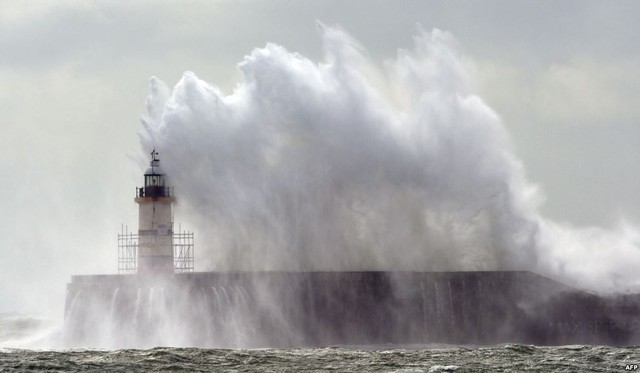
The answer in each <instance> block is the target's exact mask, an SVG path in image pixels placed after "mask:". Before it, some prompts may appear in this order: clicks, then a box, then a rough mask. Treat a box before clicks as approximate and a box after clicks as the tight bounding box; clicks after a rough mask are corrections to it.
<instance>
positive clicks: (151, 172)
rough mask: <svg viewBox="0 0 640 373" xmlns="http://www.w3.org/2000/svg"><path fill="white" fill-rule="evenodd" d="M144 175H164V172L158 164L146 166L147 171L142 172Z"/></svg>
mask: <svg viewBox="0 0 640 373" xmlns="http://www.w3.org/2000/svg"><path fill="white" fill-rule="evenodd" d="M144 174H145V175H164V172H163V171H162V169H161V168H160V166H159V165H158V166H153V167H149V168H147V171H145V172H144Z"/></svg>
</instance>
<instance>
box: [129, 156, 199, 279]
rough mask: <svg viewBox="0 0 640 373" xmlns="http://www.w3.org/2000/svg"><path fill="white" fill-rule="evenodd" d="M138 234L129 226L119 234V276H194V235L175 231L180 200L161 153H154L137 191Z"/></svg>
mask: <svg viewBox="0 0 640 373" xmlns="http://www.w3.org/2000/svg"><path fill="white" fill-rule="evenodd" d="M135 202H136V203H137V204H138V232H137V233H134V232H130V231H129V229H128V228H126V226H125V225H123V226H122V232H121V233H120V234H118V273H120V274H140V275H157V274H160V275H167V274H173V273H183V272H193V262H194V255H193V254H194V246H193V232H188V231H182V229H180V228H178V230H175V229H174V227H175V226H174V223H173V205H174V203H175V202H176V197H175V195H174V193H173V188H172V187H170V186H168V185H167V182H166V179H165V174H164V172H163V171H162V169H161V168H160V160H159V159H158V152H157V151H156V150H155V149H154V150H153V151H152V152H151V162H150V164H149V168H148V169H147V171H145V173H144V186H143V187H136V196H135Z"/></svg>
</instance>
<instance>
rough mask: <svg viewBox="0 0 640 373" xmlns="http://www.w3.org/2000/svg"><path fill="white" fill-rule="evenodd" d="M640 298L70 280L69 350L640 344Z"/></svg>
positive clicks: (368, 278)
mask: <svg viewBox="0 0 640 373" xmlns="http://www.w3.org/2000/svg"><path fill="white" fill-rule="evenodd" d="M639 315H640V296H637V295H627V296H616V297H614V296H611V297H599V296H596V295H593V294H589V293H586V292H583V291H579V290H576V289H573V288H570V287H568V286H565V285H563V284H560V283H558V282H555V281H553V280H550V279H548V278H545V277H542V276H540V275H537V274H534V273H531V272H524V271H512V272H509V271H487V272H226V273H223V272H196V273H181V274H175V275H164V276H156V277H153V276H141V275H94V276H73V277H72V280H71V282H70V283H69V284H68V286H67V298H66V305H65V332H64V338H65V343H66V344H67V346H69V347H73V346H91V347H151V346H157V345H172V346H202V347H310V346H331V345H380V344H387V343H393V344H429V343H450V344H473V345H482V344H497V343H532V344H539V345H561V344H610V345H631V344H637V343H638V342H640V335H639V333H638V332H637V330H638V327H639V326H640V317H639Z"/></svg>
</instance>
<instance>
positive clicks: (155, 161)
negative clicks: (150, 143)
mask: <svg viewBox="0 0 640 373" xmlns="http://www.w3.org/2000/svg"><path fill="white" fill-rule="evenodd" d="M157 157H158V152H157V151H156V149H155V148H154V149H153V150H152V151H151V162H150V165H151V168H152V170H153V168H154V167H159V166H160V160H159V159H158V158H157Z"/></svg>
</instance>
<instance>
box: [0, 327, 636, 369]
mask: <svg viewBox="0 0 640 373" xmlns="http://www.w3.org/2000/svg"><path fill="white" fill-rule="evenodd" d="M60 336H61V328H60V323H57V322H55V321H54V320H48V319H43V318H37V317H29V316H20V315H2V316H0V338H1V339H0V371H1V372H4V371H53V372H56V371H58V372H72V371H95V372H108V371H194V372H198V371H206V372H209V371H226V372H254V371H265V372H549V371H555V372H616V371H630V370H634V368H635V369H637V366H638V365H640V348H638V347H614V346H582V345H577V346H558V347H544V346H530V345H519V344H506V345H498V346H447V345H423V346H397V345H377V346H339V347H327V348H289V349H271V348H265V349H202V348H172V347H156V348H152V349H146V350H136V349H121V350H95V349H73V350H67V349H63V348H61V347H60V345H58V340H59V339H60Z"/></svg>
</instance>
